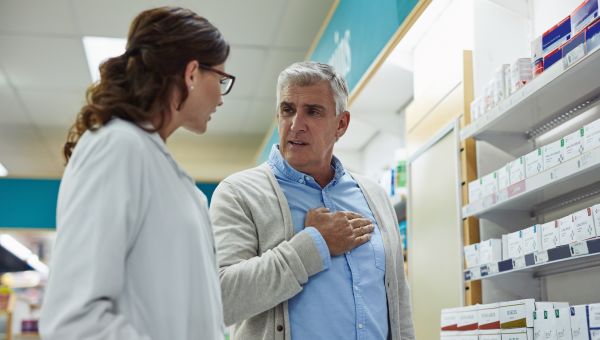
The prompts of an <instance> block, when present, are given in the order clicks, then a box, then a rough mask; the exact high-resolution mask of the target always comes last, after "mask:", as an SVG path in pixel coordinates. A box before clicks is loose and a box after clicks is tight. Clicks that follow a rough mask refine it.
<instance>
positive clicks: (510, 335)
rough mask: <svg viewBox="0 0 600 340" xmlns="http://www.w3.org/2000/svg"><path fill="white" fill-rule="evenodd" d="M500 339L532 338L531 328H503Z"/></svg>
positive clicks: (529, 339)
mask: <svg viewBox="0 0 600 340" xmlns="http://www.w3.org/2000/svg"><path fill="white" fill-rule="evenodd" d="M502 340H533V328H520V329H510V330H508V329H503V330H502Z"/></svg>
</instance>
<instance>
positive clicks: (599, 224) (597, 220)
mask: <svg viewBox="0 0 600 340" xmlns="http://www.w3.org/2000/svg"><path fill="white" fill-rule="evenodd" d="M592 217H593V219H594V226H595V227H596V235H597V236H600V204H596V205H595V206H593V207H592Z"/></svg>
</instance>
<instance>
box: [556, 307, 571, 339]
mask: <svg viewBox="0 0 600 340" xmlns="http://www.w3.org/2000/svg"><path fill="white" fill-rule="evenodd" d="M554 316H555V323H556V340H571V337H572V335H571V313H570V308H569V307H562V308H555V309H554Z"/></svg>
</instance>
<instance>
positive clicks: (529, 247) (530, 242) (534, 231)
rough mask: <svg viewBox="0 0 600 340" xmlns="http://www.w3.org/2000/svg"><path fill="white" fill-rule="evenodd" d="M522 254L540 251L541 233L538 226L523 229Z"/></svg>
mask: <svg viewBox="0 0 600 340" xmlns="http://www.w3.org/2000/svg"><path fill="white" fill-rule="evenodd" d="M522 238H523V241H522V242H523V253H524V254H530V253H535V252H536V251H540V250H542V232H541V230H540V227H539V225H533V226H531V227H529V228H526V229H523V231H522Z"/></svg>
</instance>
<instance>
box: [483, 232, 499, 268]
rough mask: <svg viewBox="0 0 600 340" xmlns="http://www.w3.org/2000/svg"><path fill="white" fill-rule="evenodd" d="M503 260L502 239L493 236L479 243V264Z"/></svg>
mask: <svg viewBox="0 0 600 340" xmlns="http://www.w3.org/2000/svg"><path fill="white" fill-rule="evenodd" d="M500 261H502V240H500V239H497V238H491V239H489V240H485V241H483V242H481V243H480V244H479V264H488V263H496V262H500Z"/></svg>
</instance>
